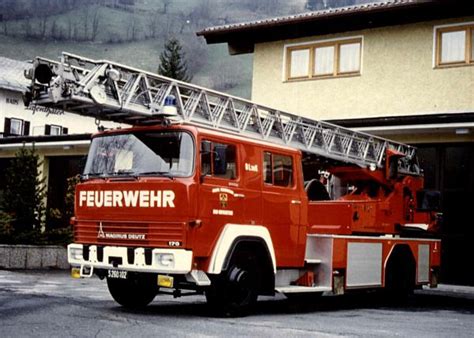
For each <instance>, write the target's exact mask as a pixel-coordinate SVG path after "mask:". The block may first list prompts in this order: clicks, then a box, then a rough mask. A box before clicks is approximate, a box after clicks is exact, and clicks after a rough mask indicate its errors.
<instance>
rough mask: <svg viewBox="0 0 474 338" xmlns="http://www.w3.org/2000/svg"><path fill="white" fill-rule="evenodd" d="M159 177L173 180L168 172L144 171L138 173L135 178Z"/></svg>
mask: <svg viewBox="0 0 474 338" xmlns="http://www.w3.org/2000/svg"><path fill="white" fill-rule="evenodd" d="M154 175H156V176H161V177H167V178H169V179H171V180H174V176H173V175H171V173H170V172H169V171H144V172H141V173H138V174H137V176H154Z"/></svg>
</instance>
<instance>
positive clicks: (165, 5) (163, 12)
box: [161, 0, 171, 14]
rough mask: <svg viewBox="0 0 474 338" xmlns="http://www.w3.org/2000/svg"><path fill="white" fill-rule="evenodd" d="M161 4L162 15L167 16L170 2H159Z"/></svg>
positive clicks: (166, 0) (168, 0)
mask: <svg viewBox="0 0 474 338" xmlns="http://www.w3.org/2000/svg"><path fill="white" fill-rule="evenodd" d="M161 3H162V4H163V9H162V11H161V13H162V14H168V10H169V6H170V5H171V0H161Z"/></svg>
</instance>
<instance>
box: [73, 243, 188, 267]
mask: <svg viewBox="0 0 474 338" xmlns="http://www.w3.org/2000/svg"><path fill="white" fill-rule="evenodd" d="M85 248H86V249H87V250H88V253H87V254H85V252H84V249H85ZM99 250H100V254H99V253H98V251H99ZM130 250H132V251H130ZM131 256H132V257H131ZM85 257H86V259H85ZM67 258H68V262H69V264H71V265H72V266H73V267H81V269H82V268H84V267H86V268H91V269H119V270H127V271H137V272H152V273H165V274H187V273H189V272H191V270H192V260H193V253H192V251H188V250H184V249H152V250H151V259H146V258H145V248H133V249H131V248H126V247H117V246H104V247H100V248H98V247H97V246H96V245H88V246H84V245H82V244H69V245H68V247H67Z"/></svg>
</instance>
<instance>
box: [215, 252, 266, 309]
mask: <svg viewBox="0 0 474 338" xmlns="http://www.w3.org/2000/svg"><path fill="white" fill-rule="evenodd" d="M260 284H261V275H260V270H259V265H258V261H257V259H256V257H255V255H254V254H253V253H251V252H248V251H238V252H236V253H235V254H234V255H233V256H232V259H231V261H230V264H229V267H228V269H227V270H226V271H223V272H222V273H221V274H220V275H219V276H217V277H216V278H214V279H213V281H212V285H211V287H210V289H209V290H208V291H206V299H207V302H208V304H209V305H210V306H211V307H212V309H213V310H214V311H217V312H218V313H220V314H224V315H229V316H239V315H245V314H246V313H247V312H248V311H249V309H250V308H251V306H252V305H254V304H255V302H256V301H257V297H258V292H259V289H260Z"/></svg>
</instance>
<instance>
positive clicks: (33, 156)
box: [0, 147, 46, 234]
mask: <svg viewBox="0 0 474 338" xmlns="http://www.w3.org/2000/svg"><path fill="white" fill-rule="evenodd" d="M40 165H41V162H40V160H39V156H38V154H37V153H36V151H35V149H34V148H33V149H26V148H25V147H22V148H21V149H20V150H18V152H17V153H16V154H15V158H14V159H13V160H12V161H11V164H10V166H9V167H8V168H7V170H6V174H5V190H4V193H3V199H2V205H1V206H0V209H1V211H3V212H4V213H6V214H8V215H9V216H10V217H11V219H12V220H11V225H12V228H13V232H14V233H16V234H26V233H30V232H32V231H34V232H37V233H39V232H40V231H41V223H42V221H43V219H44V215H45V205H44V198H45V196H46V188H45V185H44V181H45V179H44V178H43V179H40V178H39V174H40V172H39V167H40Z"/></svg>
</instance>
